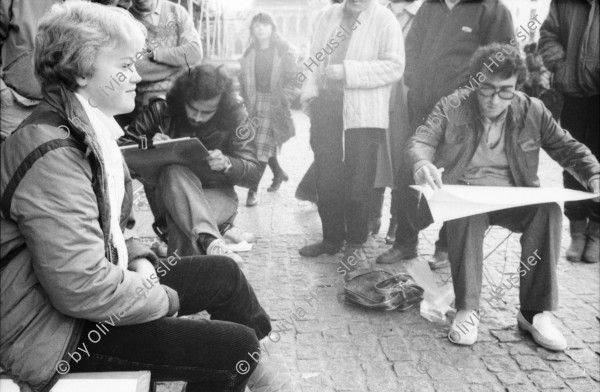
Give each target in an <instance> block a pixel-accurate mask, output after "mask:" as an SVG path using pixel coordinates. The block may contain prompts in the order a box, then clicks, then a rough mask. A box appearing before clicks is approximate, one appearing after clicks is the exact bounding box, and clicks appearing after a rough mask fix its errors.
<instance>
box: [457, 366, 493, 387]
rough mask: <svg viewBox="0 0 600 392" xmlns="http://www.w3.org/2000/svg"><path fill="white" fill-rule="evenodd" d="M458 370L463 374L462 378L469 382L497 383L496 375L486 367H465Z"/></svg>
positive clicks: (471, 383)
mask: <svg viewBox="0 0 600 392" xmlns="http://www.w3.org/2000/svg"><path fill="white" fill-rule="evenodd" d="M458 372H459V373H460V374H461V376H462V379H463V380H464V381H466V382H467V383H468V384H470V385H473V384H496V383H497V381H496V377H494V376H493V375H492V374H491V373H489V372H488V371H487V370H485V369H465V368H460V369H458Z"/></svg>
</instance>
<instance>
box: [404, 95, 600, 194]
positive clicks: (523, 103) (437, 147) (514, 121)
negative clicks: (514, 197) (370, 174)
mask: <svg viewBox="0 0 600 392" xmlns="http://www.w3.org/2000/svg"><path fill="white" fill-rule="evenodd" d="M515 94H516V96H515V98H514V99H513V101H512V103H511V105H510V106H509V107H508V109H507V110H508V113H507V115H506V128H505V132H506V154H507V156H508V162H509V166H510V171H511V174H512V176H513V179H514V181H515V185H516V186H520V187H539V186H540V180H539V178H538V175H537V172H538V166H539V156H540V149H541V148H543V149H544V151H546V152H547V153H548V155H550V157H551V158H552V159H553V160H555V161H556V162H558V163H559V164H560V165H561V166H562V167H563V168H564V169H565V170H566V171H567V172H569V173H570V174H571V175H573V177H574V178H576V179H577V180H578V181H579V182H580V183H581V184H582V185H583V186H584V187H586V188H589V186H588V185H589V181H590V180H591V179H592V178H593V177H594V178H595V177H596V176H598V175H600V164H598V161H597V160H596V158H595V157H594V155H593V154H592V152H591V151H590V149H589V148H587V147H586V146H585V145H584V144H582V143H580V142H578V141H577V140H575V139H574V138H573V137H572V136H571V134H569V132H567V131H566V130H564V129H562V128H561V127H560V126H559V125H558V124H557V123H556V121H554V119H553V118H552V114H551V113H550V111H549V110H548V109H547V108H546V107H545V106H544V104H543V103H542V102H541V101H540V100H539V99H537V98H531V97H528V96H527V95H525V94H523V93H521V92H516V93H515ZM452 96H453V97H456V96H458V97H459V98H460V103H461V104H460V105H459V106H452V104H453V103H456V100H453V99H450V98H449V97H445V98H443V99H442V100H440V101H439V102H438V103H437V104H436V106H435V108H434V109H433V111H432V113H431V114H430V116H429V119H428V121H427V122H426V124H425V125H423V126H420V127H419V128H417V130H416V132H415V135H414V136H413V137H411V138H410V139H409V140H408V143H407V145H406V154H405V159H406V161H407V162H406V163H407V164H408V167H409V168H410V170H412V172H413V173H414V171H415V170H416V169H418V168H420V167H421V166H422V165H423V163H424V162H425V161H429V162H432V163H433V164H434V165H435V166H437V167H438V168H444V169H445V170H444V173H443V175H442V181H443V182H444V184H456V183H457V182H458V181H459V180H460V179H461V177H462V175H463V174H464V171H465V169H466V168H467V166H468V165H469V163H470V162H471V160H472V159H473V155H474V154H475V151H476V150H477V146H478V145H479V141H480V138H481V135H482V134H483V124H482V122H481V119H480V117H479V116H480V114H479V106H478V105H479V103H478V101H477V94H476V93H473V92H467V90H457V92H455V93H453V94H452Z"/></svg>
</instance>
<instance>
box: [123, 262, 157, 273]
mask: <svg viewBox="0 0 600 392" xmlns="http://www.w3.org/2000/svg"><path fill="white" fill-rule="evenodd" d="M127 268H128V269H129V270H131V271H135V272H138V273H140V274H142V275H143V276H150V275H152V274H153V273H155V272H156V271H155V270H154V266H153V265H152V263H151V262H150V261H149V260H148V259H144V258H139V259H135V260H131V261H130V262H129V264H128V265H127Z"/></svg>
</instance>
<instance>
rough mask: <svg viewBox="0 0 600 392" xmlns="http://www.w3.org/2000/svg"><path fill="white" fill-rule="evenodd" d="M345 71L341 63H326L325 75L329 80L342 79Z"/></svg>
mask: <svg viewBox="0 0 600 392" xmlns="http://www.w3.org/2000/svg"><path fill="white" fill-rule="evenodd" d="M345 76H346V73H345V71H344V66H343V65H342V64H335V65H328V66H327V68H325V77H326V78H327V79H331V80H344V77H345Z"/></svg>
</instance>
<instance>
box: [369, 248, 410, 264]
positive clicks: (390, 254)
mask: <svg viewBox="0 0 600 392" xmlns="http://www.w3.org/2000/svg"><path fill="white" fill-rule="evenodd" d="M418 255H419V252H417V247H416V246H410V247H404V246H402V247H398V248H397V247H392V248H390V249H388V250H386V251H385V252H383V253H382V254H380V255H379V256H377V259H376V260H375V262H376V263H377V264H394V263H399V262H401V261H403V260H410V259H414V258H415V257H417V256H418Z"/></svg>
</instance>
